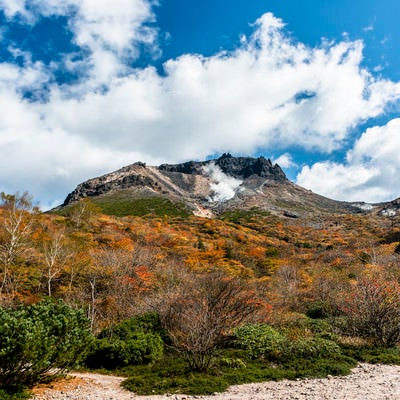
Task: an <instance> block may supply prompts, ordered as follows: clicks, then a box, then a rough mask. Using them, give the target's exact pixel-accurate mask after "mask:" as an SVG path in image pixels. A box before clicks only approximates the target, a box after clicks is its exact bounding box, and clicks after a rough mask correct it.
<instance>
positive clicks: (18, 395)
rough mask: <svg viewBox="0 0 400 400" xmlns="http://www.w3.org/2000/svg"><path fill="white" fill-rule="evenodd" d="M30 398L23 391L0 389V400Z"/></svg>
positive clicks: (23, 399)
mask: <svg viewBox="0 0 400 400" xmlns="http://www.w3.org/2000/svg"><path fill="white" fill-rule="evenodd" d="M30 396H31V395H30V394H29V393H28V392H27V391H26V390H24V389H0V399H1V400H26V399H29V398H30Z"/></svg>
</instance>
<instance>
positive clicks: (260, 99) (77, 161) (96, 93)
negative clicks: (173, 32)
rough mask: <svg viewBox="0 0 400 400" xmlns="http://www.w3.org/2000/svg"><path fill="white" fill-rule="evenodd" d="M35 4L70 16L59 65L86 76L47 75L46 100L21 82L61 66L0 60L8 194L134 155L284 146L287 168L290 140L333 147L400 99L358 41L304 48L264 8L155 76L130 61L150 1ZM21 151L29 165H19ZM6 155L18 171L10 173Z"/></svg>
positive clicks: (56, 192)
mask: <svg viewBox="0 0 400 400" xmlns="http://www.w3.org/2000/svg"><path fill="white" fill-rule="evenodd" d="M30 4H31V3H30ZM32 4H33V5H36V9H35V8H34V7H33V6H32V7H31V8H32V9H34V10H36V11H35V12H36V15H37V13H41V14H42V15H67V16H69V27H70V29H71V31H72V32H73V33H74V40H75V42H76V43H77V44H79V45H80V46H81V47H82V48H86V49H87V50H88V54H87V57H86V58H85V59H84V60H81V61H79V62H75V61H73V57H70V58H66V60H65V63H64V64H63V65H62V66H61V67H62V68H69V69H72V70H73V69H75V70H83V71H84V72H85V73H86V75H85V76H86V79H82V80H81V81H80V82H79V83H78V84H76V83H70V84H68V83H65V84H63V85H61V86H60V85H57V84H56V83H52V84H51V85H50V89H49V93H48V101H46V102H44V103H43V102H42V103H36V102H28V101H27V100H26V99H24V97H23V96H22V94H21V91H22V90H23V86H24V87H25V86H28V87H32V88H35V89H36V90H39V89H40V86H41V85H42V84H43V83H44V82H47V84H48V81H49V79H50V77H51V74H52V72H53V69H54V68H57V67H60V66H57V65H56V66H54V65H52V66H51V69H50V70H45V69H44V67H43V66H42V65H40V64H34V65H33V64H32V63H30V64H29V63H28V64H27V67H26V68H24V69H23V70H22V69H18V68H16V67H15V66H10V65H9V64H0V85H2V88H3V89H4V90H3V94H2V95H0V96H3V95H4V96H7V99H8V98H10V101H8V100H7V101H6V97H2V98H3V99H4V102H3V108H2V110H1V112H2V113H3V114H4V115H5V118H6V119H5V121H7V122H4V123H3V124H2V125H1V126H0V143H3V146H7V145H8V147H7V148H6V147H2V148H1V152H2V153H6V154H7V156H6V157H3V158H2V159H0V182H1V185H3V186H4V188H3V186H2V187H0V190H7V191H12V190H13V188H14V187H15V182H16V181H17V180H18V182H19V183H20V185H21V186H22V185H24V186H22V187H21V188H20V189H21V190H24V189H28V190H31V191H33V192H34V194H38V195H39V196H41V197H45V196H46V195H45V193H47V198H48V199H50V200H51V199H54V198H59V197H60V196H63V195H65V194H66V191H69V190H72V187H71V184H72V182H74V185H75V184H77V183H79V182H80V181H81V180H83V179H86V178H89V177H92V176H94V175H96V174H98V173H103V172H106V171H107V169H111V168H117V167H119V166H122V165H124V164H128V163H131V162H135V161H137V160H142V161H146V162H148V163H150V162H157V161H159V162H175V161H176V162H177V161H184V160H188V159H204V158H205V157H206V156H207V155H209V154H215V153H222V152H231V153H241V154H252V153H253V152H255V151H259V150H260V149H267V148H271V147H273V148H274V152H277V151H282V152H283V153H284V154H283V155H282V156H281V158H280V163H281V164H282V166H284V167H285V166H289V165H290V164H291V163H292V162H293V161H292V160H291V159H290V157H289V156H288V155H287V154H285V151H286V149H287V148H288V147H290V146H294V145H295V146H298V147H302V148H303V149H306V150H310V149H313V150H318V151H320V152H325V153H329V152H331V151H333V150H334V149H337V148H340V147H341V146H343V143H345V142H346V140H347V139H348V136H349V132H350V131H351V129H352V128H354V127H355V126H357V124H359V123H360V122H362V121H366V120H368V119H369V118H372V117H376V116H378V115H380V114H381V113H383V112H384V110H385V108H386V107H387V105H388V104H389V103H390V102H395V101H397V100H398V98H399V96H400V84H399V83H394V82H392V81H389V80H383V79H378V78H374V77H373V76H372V75H371V73H370V72H369V71H368V70H366V69H363V68H362V67H361V62H362V48H363V44H362V42H360V41H356V42H351V41H342V42H339V43H328V42H324V43H323V44H322V45H321V46H319V47H315V48H309V47H307V46H305V45H303V44H301V43H296V42H293V41H292V40H291V39H290V38H289V37H288V36H286V35H285V32H284V24H283V22H282V21H281V20H279V19H277V18H275V17H274V16H273V15H272V14H265V15H263V16H262V17H261V18H260V19H258V20H257V21H256V23H255V25H254V34H253V35H252V36H250V37H243V38H242V41H241V45H240V46H239V47H238V48H237V49H236V50H235V51H233V52H221V53H219V54H216V55H214V56H211V57H203V56H201V55H193V54H184V55H182V56H181V57H179V58H177V59H172V60H168V61H167V62H166V63H165V65H164V68H165V71H164V72H165V73H164V74H163V75H160V74H159V73H158V72H157V71H156V70H155V69H154V68H152V67H148V68H145V69H132V68H131V67H130V66H129V62H128V60H131V59H132V58H134V57H136V56H137V55H138V53H137V52H138V46H139V45H140V44H143V43H145V44H149V45H150V46H156V43H155V37H156V31H155V30H154V29H149V28H148V27H147V23H148V22H151V21H153V19H154V15H153V13H152V10H151V5H152V3H150V2H148V1H146V0H115V1H113V2H112V3H110V2H108V1H106V0H97V1H95V0H81V1H78V0H66V1H65V2H59V1H56V0H40V1H39V0H32ZM0 6H3V7H8V8H7V9H6V10H7V16H8V17H9V18H12V17H13V15H14V16H16V15H17V14H18V13H20V14H21V13H28V11H27V10H26V9H23V8H22V6H23V2H22V1H19V2H17V1H16V0H14V1H12V0H0ZM32 23H33V22H32ZM2 82H3V83H2ZM22 82H25V83H24V85H22ZM8 95H10V96H9V97H8ZM0 101H1V99H0ZM23 121H26V126H25V125H24V124H25V122H23ZM21 124H22V125H23V126H22V128H21ZM11 142H12V144H13V145H12V146H11V145H10V143H11ZM21 157H23V160H24V162H25V163H26V164H28V165H30V167H29V168H19V167H18V165H16V163H17V160H18V159H19V160H21ZM354 157H355V155H354ZM7 163H9V165H10V166H13V168H16V169H15V174H14V178H13V179H12V180H11V179H10V176H9V175H8V174H9V173H11V171H12V170H11V169H10V168H9V167H8V166H7V165H6V164H7ZM285 164H286V165H285ZM316 168H317V167H316V166H313V167H312V168H310V169H309V172H308V174H309V175H310V176H311V172H312V171H314V170H316ZM60 171H61V172H60ZM330 171H334V165H332V167H331V168H330ZM337 171H339V169H337ZM339 172H340V171H339ZM332 174H333V172H332ZM55 176H56V177H57V178H56V179H55V178H54V177H55ZM302 176H303V177H306V176H307V169H306V168H305V169H304V170H303V172H302ZM339 176H340V175H339ZM365 176H366V177H365V179H369V178H370V177H369V175H368V174H367V173H365ZM304 179H305V178H304ZM332 179H333V178H332ZM55 180H56V181H57V183H56V184H54V181H55ZM324 183H325V184H326V182H324ZM51 187H53V189H51ZM7 188H9V189H7ZM10 188H11V189H10ZM50 200H49V201H50Z"/></svg>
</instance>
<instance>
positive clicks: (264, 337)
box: [233, 324, 341, 361]
mask: <svg viewBox="0 0 400 400" xmlns="http://www.w3.org/2000/svg"><path fill="white" fill-rule="evenodd" d="M312 325H313V324H312ZM314 328H315V330H316V331H320V332H318V333H319V334H318V335H315V336H304V335H301V336H299V337H297V338H291V337H290V336H288V335H285V333H284V332H279V331H278V330H276V329H274V328H272V327H270V326H268V325H264V324H248V325H244V326H242V327H240V328H238V329H236V330H235V331H234V334H233V336H234V339H233V344H234V345H235V346H236V347H238V348H241V349H244V350H246V351H247V354H248V356H249V358H251V359H255V358H259V357H263V358H265V359H269V360H279V361H282V360H287V359H292V358H318V357H325V356H328V357H329V356H331V355H335V354H336V355H338V354H340V352H341V350H340V347H339V345H338V344H337V343H335V342H334V341H332V340H329V339H326V338H323V337H320V336H319V335H321V334H322V332H323V330H322V327H321V326H319V324H318V325H317V326H314Z"/></svg>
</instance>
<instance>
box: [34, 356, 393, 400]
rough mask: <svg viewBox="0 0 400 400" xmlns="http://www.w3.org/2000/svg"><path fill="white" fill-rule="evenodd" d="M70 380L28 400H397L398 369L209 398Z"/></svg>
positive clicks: (365, 367) (109, 379)
mask: <svg viewBox="0 0 400 400" xmlns="http://www.w3.org/2000/svg"><path fill="white" fill-rule="evenodd" d="M73 376H74V378H72V379H68V380H66V381H64V382H58V383H57V384H53V387H52V388H48V387H47V388H46V387H39V388H36V389H35V395H34V396H33V398H32V400H129V399H135V400H165V399H169V400H171V399H173V400H184V399H203V400H211V399H212V400H239V399H240V400H269V399H270V400H323V399H324V400H334V399H336V400H388V399H398V400H400V366H391V365H369V364H360V365H359V366H358V367H357V368H354V370H353V372H352V374H351V375H348V376H342V377H330V378H326V379H305V380H298V381H288V380H284V381H280V382H264V383H251V384H247V385H239V386H231V387H230V388H229V390H228V391H226V392H224V393H218V394H215V395H212V396H186V395H164V396H136V395H134V394H133V393H131V392H128V391H126V390H124V389H122V388H121V387H120V383H121V382H122V381H123V379H124V378H119V377H115V376H106V375H100V374H88V373H83V374H81V373H74V374H73Z"/></svg>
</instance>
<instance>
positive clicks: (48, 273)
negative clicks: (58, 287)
mask: <svg viewBox="0 0 400 400" xmlns="http://www.w3.org/2000/svg"><path fill="white" fill-rule="evenodd" d="M69 256H70V252H69V251H68V249H67V248H66V246H65V236H64V234H63V233H62V232H55V233H54V234H53V236H52V237H51V239H50V240H49V241H48V242H45V243H44V244H43V261H44V266H43V277H44V278H45V280H46V289H47V295H48V296H49V297H51V296H52V294H53V290H52V288H53V281H54V280H55V279H57V277H59V275H60V274H61V273H62V271H63V268H64V266H65V264H66V263H67V260H68V257H69Z"/></svg>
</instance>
